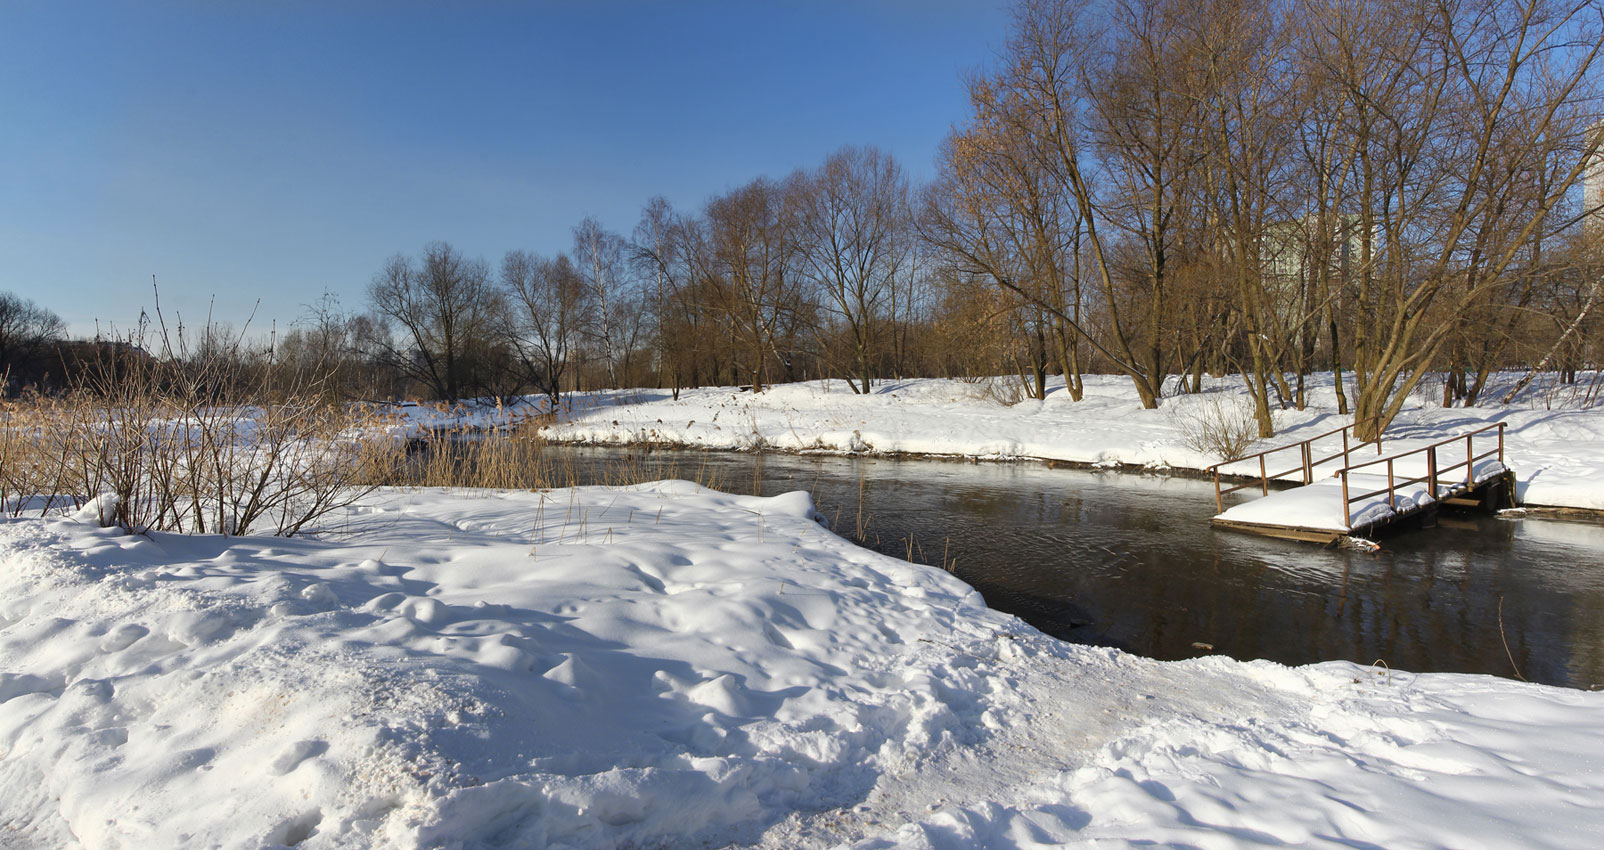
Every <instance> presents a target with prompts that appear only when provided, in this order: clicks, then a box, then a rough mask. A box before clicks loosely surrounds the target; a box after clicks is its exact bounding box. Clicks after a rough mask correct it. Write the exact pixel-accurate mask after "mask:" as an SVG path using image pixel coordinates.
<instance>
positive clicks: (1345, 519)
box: [1337, 462, 1353, 528]
mask: <svg viewBox="0 0 1604 850" xmlns="http://www.w3.org/2000/svg"><path fill="white" fill-rule="evenodd" d="M1337 475H1338V477H1340V478H1341V479H1342V527H1343V528H1352V527H1353V514H1351V513H1349V512H1348V465H1347V463H1346V462H1344V463H1343V465H1342V469H1340V470H1338V471H1337Z"/></svg>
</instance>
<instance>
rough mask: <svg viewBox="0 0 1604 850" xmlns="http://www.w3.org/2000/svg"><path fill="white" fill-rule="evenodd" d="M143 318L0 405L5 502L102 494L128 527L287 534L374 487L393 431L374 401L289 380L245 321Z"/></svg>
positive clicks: (49, 504)
mask: <svg viewBox="0 0 1604 850" xmlns="http://www.w3.org/2000/svg"><path fill="white" fill-rule="evenodd" d="M158 327H159V329H160V334H159V335H155V336H154V337H153V338H154V339H156V340H158V345H159V348H158V351H159V354H157V355H151V354H149V353H147V352H146V349H145V345H144V343H145V342H146V338H147V334H146V333H144V331H146V330H149V328H147V327H142V328H141V333H138V334H135V335H133V336H131V337H129V338H128V339H126V340H124V341H123V342H122V343H121V344H118V345H111V346H107V347H105V348H103V349H102V350H101V352H100V353H99V355H97V357H96V359H94V360H91V361H90V362H87V363H85V364H83V368H82V374H81V375H80V376H79V380H78V382H77V385H76V386H75V388H74V390H73V391H72V392H71V393H70V394H69V395H67V396H65V397H63V398H60V399H40V398H34V399H25V400H21V401H18V402H16V403H8V404H7V405H6V406H5V407H3V408H0V461H3V463H0V470H3V471H0V503H3V505H4V507H5V508H6V509H7V510H8V511H9V512H11V513H13V514H20V513H21V512H23V511H24V510H34V509H37V510H38V511H39V513H40V514H41V515H42V514H45V513H49V512H51V511H54V510H61V509H64V508H68V507H81V506H83V505H85V504H87V503H88V502H89V501H90V500H92V499H95V498H97V497H100V496H110V497H111V500H110V503H111V505H113V506H114V507H112V508H111V510H110V515H109V519H110V520H111V521H112V522H115V523H116V524H117V525H120V526H122V527H124V528H126V529H129V530H131V531H173V532H179V533H193V534H205V533H220V534H247V533H251V532H260V531H267V532H270V533H272V534H275V535H281V536H290V535H293V534H296V533H297V532H299V531H301V530H302V529H303V528H305V527H306V526H307V525H308V524H309V523H313V522H314V521H316V520H317V519H318V518H319V517H322V516H325V515H327V514H329V513H330V512H332V511H335V510H338V509H341V508H343V507H346V506H348V505H350V504H352V503H354V502H355V501H356V500H358V499H360V498H361V497H362V496H364V495H365V494H366V493H367V492H369V491H370V490H371V489H372V486H373V485H372V484H368V483H365V482H366V481H367V480H369V479H371V478H372V477H373V472H372V470H373V469H375V468H376V467H382V466H384V465H386V464H389V465H395V463H397V462H398V461H399V458H400V448H399V445H398V443H397V442H396V441H395V440H394V439H393V438H392V437H390V436H389V435H388V434H387V432H386V429H385V428H383V427H382V426H383V425H384V423H383V422H382V421H381V420H380V419H379V418H378V414H376V413H375V412H374V411H373V410H372V409H370V408H365V407H360V406H345V405H336V404H330V403H326V402H324V401H322V400H320V399H321V398H322V396H323V394H321V393H319V392H318V391H317V388H316V387H315V386H313V385H311V384H310V383H306V382H291V383H290V384H289V385H288V387H287V389H284V390H283V391H282V392H281V393H279V395H278V397H277V398H274V399H273V400H272V402H271V403H268V399H269V398H270V396H271V395H272V392H271V391H272V388H273V387H282V386H284V385H283V384H281V383H278V382H275V381H274V372H275V368H274V364H273V363H272V361H271V359H270V358H267V357H266V356H265V354H260V353H253V352H252V351H251V350H250V349H249V346H247V345H246V344H245V342H244V337H243V334H241V335H238V336H236V335H233V334H231V333H229V332H227V331H226V330H222V331H220V330H219V329H218V328H217V327H216V326H211V325H208V326H206V327H205V328H204V329H203V330H202V333H201V336H200V338H199V340H198V342H197V343H196V344H194V345H191V344H190V342H189V341H188V340H186V339H184V338H183V336H182V334H181V333H180V335H179V337H178V339H177V341H176V342H174V340H173V337H171V336H169V335H168V333H167V331H166V328H165V327H164V326H158Z"/></svg>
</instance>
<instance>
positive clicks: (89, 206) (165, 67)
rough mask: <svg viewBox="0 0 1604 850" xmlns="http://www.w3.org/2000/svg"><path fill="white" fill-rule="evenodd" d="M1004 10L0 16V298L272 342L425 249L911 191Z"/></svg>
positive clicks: (686, 8)
mask: <svg viewBox="0 0 1604 850" xmlns="http://www.w3.org/2000/svg"><path fill="white" fill-rule="evenodd" d="M1007 20H1008V11H1007V8H1006V4H1005V3H1003V2H1000V0H979V1H978V2H973V3H965V2H958V0H928V2H917V0H886V2H869V0H865V2H860V3H853V2H825V0H818V1H817V2H759V0H752V1H751V2H744V3H743V2H703V3H668V2H572V3H512V2H461V3H452V4H445V3H408V2H385V3H381V2H331V3H314V2H294V0H272V2H269V0H263V2H256V3H243V2H236V3H204V2H198V0H197V1H196V2H170V3H134V2H126V3H100V2H96V3H90V2H82V3H79V2H15V0H0V291H12V292H16V293H18V294H21V295H24V296H26V297H29V298H32V299H34V300H36V301H38V302H39V303H41V304H43V305H44V306H46V307H49V308H51V309H52V310H55V311H56V312H57V313H59V314H60V315H61V316H62V317H63V318H64V319H66V320H67V322H68V325H69V329H70V330H71V331H72V332H73V333H75V334H85V333H92V332H93V330H94V328H95V322H96V320H97V319H98V320H99V321H100V322H101V323H102V327H105V326H106V323H115V324H116V325H117V326H118V327H127V326H128V325H129V324H130V323H131V322H132V321H133V320H134V319H135V318H137V316H138V315H139V311H140V309H141V307H148V306H149V305H150V304H151V300H152V299H151V276H152V275H155V278H156V281H157V283H158V284H159V285H160V287H161V296H162V305H163V307H164V309H166V310H168V311H181V312H182V313H183V315H184V318H185V320H186V321H188V322H193V321H196V320H198V319H200V318H203V317H204V315H205V312H206V310H207V309H208V304H209V303H210V302H211V300H212V299H213V297H215V309H214V313H215V315H216V316H217V317H218V318H220V319H223V320H226V321H230V322H233V323H234V324H235V325H236V326H237V325H239V324H240V323H242V322H243V321H244V319H245V317H246V316H247V315H248V314H249V313H250V312H251V310H252V305H253V304H255V303H256V302H257V301H258V300H260V302H261V307H260V309H259V311H258V313H257V317H256V319H255V320H254V322H253V324H252V328H253V329H257V330H264V331H265V330H266V329H267V328H268V327H269V326H270V325H271V323H272V322H273V321H274V320H276V321H277V323H278V326H279V327H280V328H283V327H285V326H286V325H287V323H289V322H292V321H294V320H295V319H296V318H297V317H298V316H300V315H301V314H302V312H303V309H304V305H306V304H309V303H311V302H312V301H314V300H316V299H317V298H318V296H319V295H320V294H321V293H322V292H323V291H324V290H325V289H327V290H331V291H333V292H335V293H336V294H337V295H338V296H339V297H340V299H341V302H342V304H343V305H344V306H345V307H347V308H356V307H361V306H362V302H363V298H364V296H363V292H364V290H365V288H366V285H367V282H368V280H369V279H370V278H371V276H372V275H373V273H374V272H375V271H376V270H378V268H379V267H380V265H381V264H382V263H383V262H384V260H385V258H386V257H388V256H389V255H391V254H393V253H395V252H397V251H402V252H406V253H409V254H415V253H417V252H418V251H419V250H420V249H421V248H422V246H423V244H424V243H425V242H428V241H430V240H434V239H445V240H448V241H450V242H452V243H453V244H455V245H456V246H457V247H459V248H461V249H462V250H463V251H464V252H466V253H468V254H469V255H475V256H482V257H484V258H486V259H488V260H491V261H492V262H494V261H497V260H499V258H500V256H501V255H502V253H504V252H505V251H507V250H509V249H512V248H525V249H531V250H537V251H542V252H546V253H552V252H555V251H558V250H562V249H564V248H565V247H566V246H567V244H568V242H569V238H570V237H569V229H570V228H571V227H572V226H573V225H574V224H576V223H577V222H578V221H579V220H580V219H581V218H583V217H584V216H586V215H594V216H596V217H597V218H599V219H600V220H601V221H602V223H603V224H604V225H605V226H607V227H609V228H611V229H614V230H618V231H622V232H625V233H628V231H629V230H630V229H632V228H633V227H634V225H635V222H636V220H637V218H638V216H639V212H640V208H641V206H642V205H643V204H644V203H645V201H646V200H647V199H648V198H649V197H651V196H654V195H663V196H665V197H667V198H668V199H669V200H670V201H672V202H673V203H674V204H675V205H676V206H678V207H683V208H694V207H699V206H700V205H701V204H702V202H703V201H705V200H706V199H707V197H708V196H710V195H712V194H715V193H718V192H721V191H724V190H726V189H728V188H731V187H733V186H736V185H739V184H741V183H744V182H746V181H747V180H750V179H752V178H754V177H757V176H759V175H764V174H767V175H772V176H780V175H783V174H785V173H787V172H789V171H791V170H792V169H794V168H797V167H805V166H812V165H815V164H817V163H818V162H819V161H820V160H822V159H823V158H824V156H825V155H826V154H828V153H829V152H830V151H832V150H834V149H835V148H836V147H839V146H840V145H842V144H875V145H879V146H880V147H882V148H885V149H887V150H889V151H891V152H892V153H893V154H895V155H896V156H897V157H898V158H899V159H901V160H903V162H904V163H905V165H906V166H907V168H908V170H909V172H910V173H911V174H912V175H913V176H915V177H916V178H923V177H927V176H929V174H930V173H931V161H932V158H933V156H934V155H935V152H936V149H937V146H938V145H939V143H940V141H941V139H942V137H943V136H944V135H945V133H946V132H947V129H948V128H949V127H950V126H951V125H952V124H953V123H956V122H961V121H962V120H963V119H964V116H965V112H966V101H965V97H964V92H963V77H964V74H965V73H966V72H967V71H968V70H970V69H973V68H975V67H978V66H980V65H982V64H984V63H986V62H988V61H989V60H990V59H991V58H992V57H993V56H994V55H995V53H996V51H997V49H998V48H999V46H1000V45H1001V42H1002V40H1003V39H1004V37H1005V34H1006V28H1007Z"/></svg>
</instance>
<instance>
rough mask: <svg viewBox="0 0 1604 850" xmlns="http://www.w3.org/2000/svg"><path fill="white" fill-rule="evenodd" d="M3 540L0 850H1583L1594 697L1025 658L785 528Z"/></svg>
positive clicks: (1090, 652) (491, 495)
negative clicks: (1, 840)
mask: <svg viewBox="0 0 1604 850" xmlns="http://www.w3.org/2000/svg"><path fill="white" fill-rule="evenodd" d="M93 519H94V517H93V511H86V512H84V513H83V514H80V515H79V516H77V517H73V518H61V519H46V520H39V519H29V520H5V521H3V522H0V663H3V667H0V754H3V757H0V829H4V830H5V832H4V834H5V835H6V842H5V843H6V844H7V846H13V847H19V848H32V847H52V848H55V847H75V846H83V847H95V848H104V847H119V846H188V845H191V844H206V845H208V846H219V847H224V848H235V847H251V848H254V847H258V846H262V845H268V846H285V845H293V846H298V847H304V848H332V847H401V848H408V847H418V848H422V847H437V846H461V847H497V846H548V847H568V848H604V847H615V846H659V845H664V846H675V847H723V846H727V845H737V846H752V847H760V848H782V847H785V848H790V847H829V846H847V847H853V848H863V850H868V848H904V847H906V848H915V847H930V846H965V847H997V848H1009V847H1032V846H1041V845H1044V844H1064V845H1068V846H1132V845H1135V844H1138V843H1143V842H1149V841H1157V842H1160V843H1170V844H1188V845H1195V846H1217V845H1227V844H1228V845H1230V846H1260V845H1263V846H1279V845H1282V844H1286V843H1294V844H1312V845H1325V844H1329V845H1340V846H1352V845H1354V844H1358V843H1366V844H1369V845H1374V846H1387V847H1391V846H1412V847H1427V848H1432V847H1456V848H1475V847H1489V848H1491V847H1507V846H1515V845H1519V846H1526V847H1554V848H1559V847H1586V846H1593V845H1594V844H1596V843H1598V840H1599V838H1600V827H1599V825H1598V824H1597V822H1596V818H1594V817H1593V816H1592V812H1593V811H1595V810H1596V808H1597V807H1598V805H1600V803H1601V802H1604V779H1601V777H1604V751H1601V750H1600V748H1599V747H1598V743H1597V742H1598V741H1599V740H1601V739H1604V738H1601V737H1600V736H1601V735H1604V720H1601V718H1604V711H1601V709H1604V694H1594V693H1586V692H1581V691H1574V690H1566V689H1559V688H1550V687H1542V686H1532V685H1523V684H1520V683H1515V682H1511V681H1506V680H1499V679H1494V678H1491V677H1485V676H1464V675H1452V674H1431V675H1420V676H1416V675H1412V674H1407V673H1401V672H1392V671H1389V670H1386V669H1384V668H1382V667H1379V666H1378V667H1376V668H1362V667H1357V666H1355V665H1351V664H1346V663H1331V664H1320V665H1315V666H1311V667H1303V668H1287V667H1282V666H1279V665H1276V664H1270V663H1266V662H1252V663H1241V662H1235V661H1231V660H1228V659H1224V658H1218V657H1215V658H1205V659H1197V660H1193V661H1186V662H1171V663H1161V662H1154V661H1149V660H1146V659H1142V658H1139V657H1136V656H1132V655H1128V654H1125V653H1121V652H1118V651H1115V650H1108V649H1097V648H1088V647H1080V646H1075V645H1071V644H1067V643H1062V642H1059V641H1056V640H1053V639H1051V638H1048V637H1046V636H1044V635H1041V634H1040V633H1038V632H1036V631H1035V630H1034V629H1031V628H1030V627H1028V626H1026V625H1024V624H1023V623H1021V622H1019V621H1018V620H1016V619H1014V618H1012V617H1009V616H1007V615H1003V614H1000V613H997V612H995V611H992V610H989V609H987V608H985V607H984V606H983V604H982V603H981V600H980V599H979V597H978V596H977V595H976V594H974V593H973V591H971V590H970V589H969V588H968V587H967V586H966V585H964V584H963V583H962V582H960V581H958V580H957V579H955V578H953V577H952V576H950V575H947V574H946V573H943V572H941V571H940V570H936V569H932V568H925V567H919V566H915V565H911V564H908V563H905V562H901V561H897V560H894V559H891V558H887V557H884V556H881V555H878V554H875V553H873V552H869V551H866V550H864V549H861V548H859V547H856V546H853V545H851V544H850V543H847V542H846V541H844V540H842V539H840V538H838V537H836V536H835V535H833V534H831V533H829V532H827V531H825V530H824V529H823V528H822V527H821V526H820V525H819V524H818V523H817V522H816V521H815V519H814V515H813V509H812V507H811V504H810V502H809V500H808V499H807V497H806V496H805V495H803V494H800V493H792V494H788V495H785V496H781V497H777V498H769V499H763V498H755V497H739V496H729V495H725V494H721V493H716V492H712V491H706V490H703V489H701V488H697V487H695V486H694V485H689V484H686V483H684V482H678V483H675V482H668V483H661V484H655V485H647V486H641V487H630V488H579V489H574V490H559V491H552V492H549V493H544V494H541V493H527V492H505V491H450V492H448V491H411V490H387V491H381V492H380V493H377V494H375V495H374V497H373V498H372V499H371V500H370V501H368V502H366V503H364V504H363V505H362V506H360V507H357V508H354V509H352V510H350V511H349V512H348V513H347V515H345V516H344V517H341V518H339V519H338V520H337V521H335V522H334V523H332V524H331V525H330V529H331V531H330V532H327V533H325V534H324V535H323V539H320V540H319V539H291V540H284V539H268V538H222V537H179V536H175V535H167V534H151V535H127V534H124V533H121V532H119V531H116V530H114V529H101V528H99V527H98V525H97V524H96V523H95V522H94V521H93Z"/></svg>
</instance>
